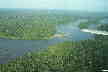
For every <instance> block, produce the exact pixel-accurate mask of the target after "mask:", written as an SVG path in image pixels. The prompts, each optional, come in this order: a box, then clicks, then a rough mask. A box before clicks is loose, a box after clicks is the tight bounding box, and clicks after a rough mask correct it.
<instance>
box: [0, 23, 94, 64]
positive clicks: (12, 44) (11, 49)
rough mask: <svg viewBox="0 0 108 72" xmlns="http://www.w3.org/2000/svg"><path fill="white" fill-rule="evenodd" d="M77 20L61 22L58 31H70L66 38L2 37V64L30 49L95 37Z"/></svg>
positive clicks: (0, 56) (0, 53) (0, 57)
mask: <svg viewBox="0 0 108 72" xmlns="http://www.w3.org/2000/svg"><path fill="white" fill-rule="evenodd" d="M78 23H79V21H77V22H74V23H72V22H70V23H69V24H60V25H58V26H57V33H59V32H63V33H68V34H69V35H68V36H65V37H64V38H57V37H56V38H53V39H49V40H6V39H0V64H3V63H7V62H8V61H9V60H12V59H14V58H16V57H17V56H22V55H24V54H25V53H27V52H30V51H34V50H35V51H38V50H40V49H45V48H47V47H48V46H50V45H54V44H57V43H60V42H64V41H79V40H86V39H90V38H93V35H92V34H90V33H85V32H81V31H80V29H79V28H78V26H77V24H78Z"/></svg>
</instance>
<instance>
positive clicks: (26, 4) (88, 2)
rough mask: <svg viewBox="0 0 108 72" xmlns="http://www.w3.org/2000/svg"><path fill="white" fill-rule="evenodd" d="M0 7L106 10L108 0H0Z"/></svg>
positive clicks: (107, 9) (107, 8)
mask: <svg viewBox="0 0 108 72" xmlns="http://www.w3.org/2000/svg"><path fill="white" fill-rule="evenodd" d="M0 8H37V9H67V10H83V11H105V12H106V11H108V0H0Z"/></svg>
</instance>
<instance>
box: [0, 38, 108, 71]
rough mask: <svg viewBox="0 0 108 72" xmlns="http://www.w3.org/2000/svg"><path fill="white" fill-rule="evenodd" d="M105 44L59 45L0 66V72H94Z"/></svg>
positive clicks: (100, 60)
mask: <svg viewBox="0 0 108 72" xmlns="http://www.w3.org/2000/svg"><path fill="white" fill-rule="evenodd" d="M107 43H108V42H107ZM107 43H106V44H105V43H102V41H96V40H85V41H80V42H64V43H60V44H57V45H54V46H50V47H49V48H48V49H47V50H42V51H40V52H30V53H28V54H26V55H25V56H21V57H18V58H17V59H16V60H14V61H10V62H9V63H8V64H1V65H0V68H1V72H96V70H101V69H102V65H103V60H102V55H101V54H100V53H102V52H101V51H102V49H103V48H105V47H106V46H108V44H107ZM104 46H105V47H104Z"/></svg>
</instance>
